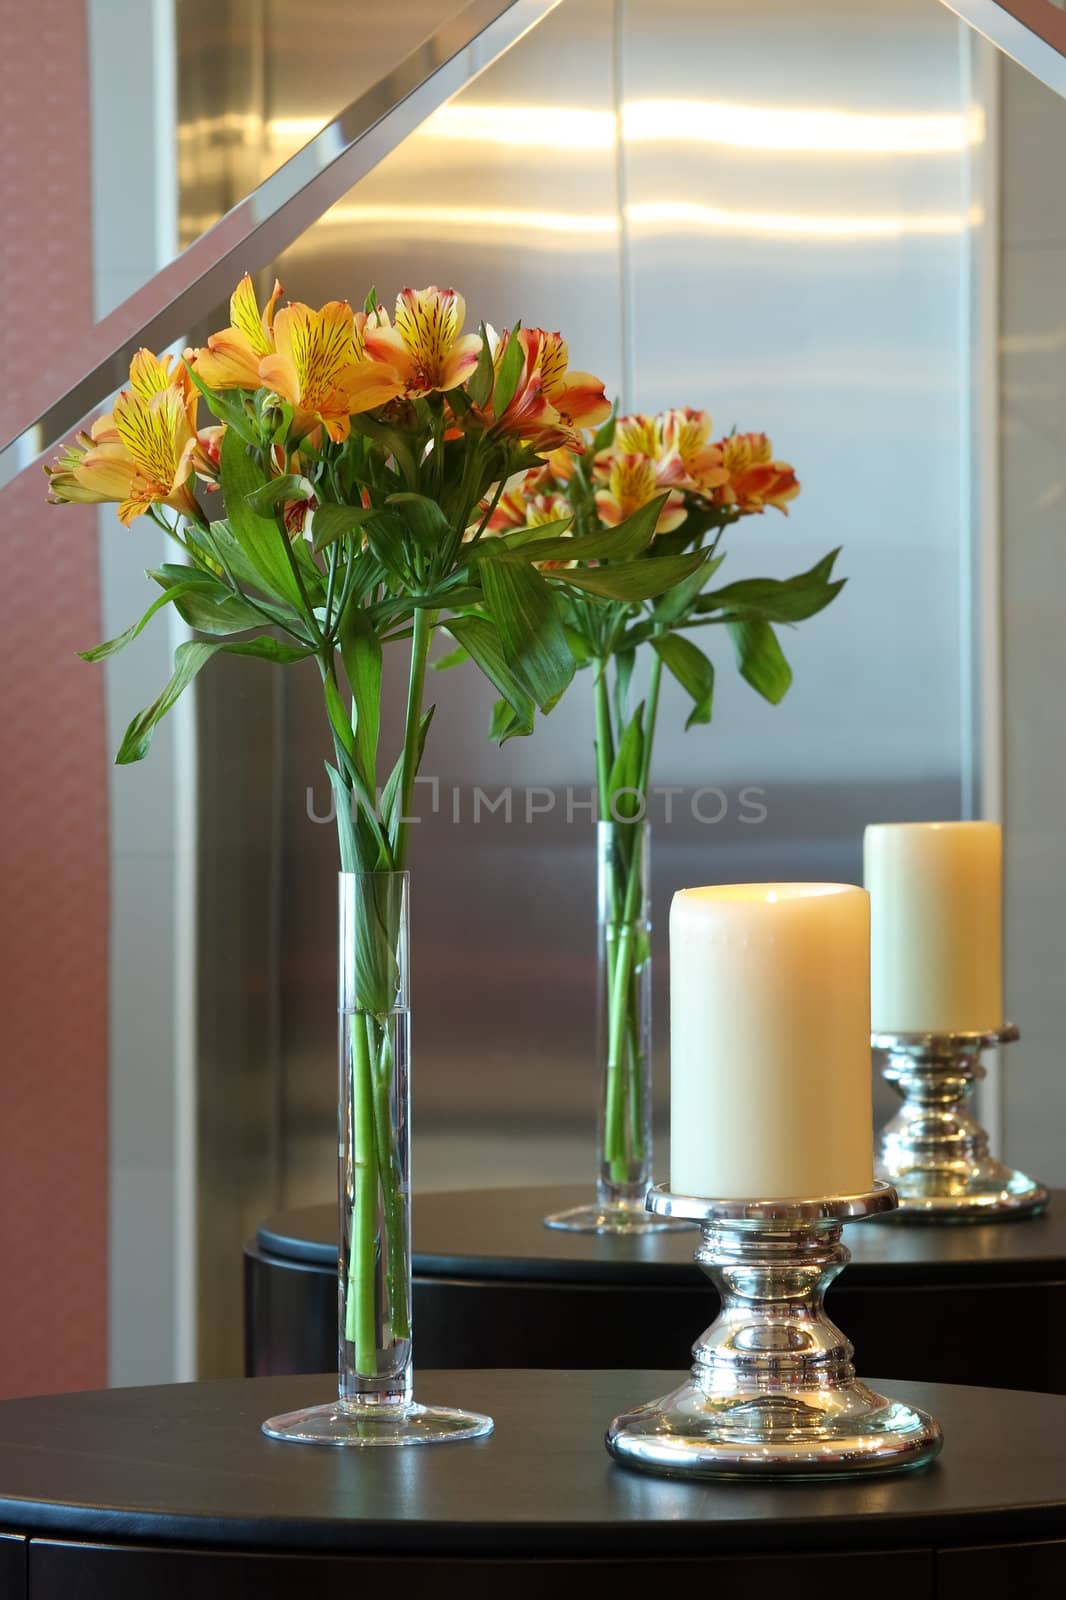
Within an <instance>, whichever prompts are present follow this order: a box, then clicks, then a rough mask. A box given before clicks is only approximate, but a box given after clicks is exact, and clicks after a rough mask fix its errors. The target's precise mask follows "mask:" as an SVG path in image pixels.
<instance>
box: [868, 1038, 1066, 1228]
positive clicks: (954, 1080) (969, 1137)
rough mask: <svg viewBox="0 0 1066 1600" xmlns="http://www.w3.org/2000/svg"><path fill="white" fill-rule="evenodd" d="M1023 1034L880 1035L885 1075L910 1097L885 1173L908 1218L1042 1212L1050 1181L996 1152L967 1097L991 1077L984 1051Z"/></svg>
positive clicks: (887, 1140) (893, 1132)
mask: <svg viewBox="0 0 1066 1600" xmlns="http://www.w3.org/2000/svg"><path fill="white" fill-rule="evenodd" d="M1017 1037H1018V1029H1017V1028H1016V1027H1015V1026H1014V1025H1013V1023H1006V1024H1005V1025H1004V1026H1003V1027H1002V1028H997V1029H995V1030H992V1031H989V1032H987V1033H947V1034H933V1033H875V1034H873V1035H872V1044H873V1048H874V1050H875V1052H876V1053H877V1054H879V1055H881V1056H882V1057H883V1058H884V1066H883V1068H882V1074H883V1076H884V1078H885V1080H886V1081H887V1082H888V1083H891V1084H892V1085H893V1087H894V1088H895V1089H896V1090H897V1092H898V1093H899V1095H900V1096H901V1098H902V1100H903V1104H902V1106H901V1107H900V1109H899V1111H898V1112H897V1113H896V1115H895V1116H894V1117H893V1118H892V1120H891V1121H890V1122H888V1123H887V1124H886V1125H885V1127H884V1128H883V1129H882V1130H881V1134H880V1136H879V1140H878V1151H877V1175H878V1177H879V1178H883V1179H884V1180H885V1181H886V1182H888V1183H891V1184H892V1185H893V1186H894V1188H895V1189H896V1191H897V1193H898V1194H899V1202H900V1203H899V1210H898V1211H897V1213H896V1215H897V1217H899V1218H900V1219H901V1220H904V1221H908V1222H922V1221H925V1222H991V1221H996V1220H1000V1219H1002V1220H1006V1219H1008V1218H1011V1217H1028V1216H1035V1215H1037V1214H1038V1213H1039V1212H1041V1211H1043V1210H1044V1209H1045V1207H1046V1206H1047V1203H1048V1191H1047V1189H1046V1188H1045V1187H1044V1185H1043V1184H1042V1183H1038V1182H1037V1181H1036V1180H1035V1179H1033V1178H1029V1177H1027V1176H1026V1175H1025V1173H1024V1172H1016V1171H1015V1170H1014V1169H1013V1168H1012V1167H1008V1166H1005V1165H1004V1163H1003V1162H1002V1161H997V1159H996V1158H995V1156H993V1155H991V1154H990V1151H989V1141H988V1135H987V1133H986V1132H985V1130H984V1128H982V1126H981V1124H980V1123H979V1122H977V1121H976V1120H975V1118H974V1117H973V1116H971V1114H970V1112H969V1110H968V1107H967V1102H968V1101H969V1099H970V1096H971V1095H972V1094H973V1091H974V1089H975V1087H976V1085H977V1084H978V1083H979V1082H980V1081H981V1079H982V1078H983V1077H984V1076H985V1069H984V1067H983V1066H982V1064H981V1052H982V1051H983V1050H987V1049H991V1048H992V1047H993V1046H994V1045H1000V1044H1009V1043H1011V1042H1012V1041H1013V1040H1015V1039H1017Z"/></svg>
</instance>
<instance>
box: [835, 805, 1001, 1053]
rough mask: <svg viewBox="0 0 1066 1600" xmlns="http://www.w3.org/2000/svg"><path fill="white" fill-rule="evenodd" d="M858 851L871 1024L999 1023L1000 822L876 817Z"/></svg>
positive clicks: (915, 1028)
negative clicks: (867, 921)
mask: <svg viewBox="0 0 1066 1600" xmlns="http://www.w3.org/2000/svg"><path fill="white" fill-rule="evenodd" d="M864 855H865V873H864V876H865V882H866V887H867V889H868V890H869V891H870V909H871V917H872V925H871V938H870V956H871V963H872V964H871V1012H872V1021H873V1029H874V1032H875V1033H984V1032H988V1031H991V1030H993V1029H995V1028H1000V1027H1002V1026H1003V1020H1004V1018H1003V830H1002V828H1001V827H1000V825H999V823H998V822H898V823H879V824H877V825H875V826H873V827H869V828H867V830H866V837H865V841H864Z"/></svg>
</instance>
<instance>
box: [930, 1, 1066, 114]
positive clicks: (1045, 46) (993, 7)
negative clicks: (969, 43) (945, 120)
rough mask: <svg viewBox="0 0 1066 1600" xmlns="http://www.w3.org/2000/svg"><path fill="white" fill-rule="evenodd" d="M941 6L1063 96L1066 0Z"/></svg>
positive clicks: (963, 3)
mask: <svg viewBox="0 0 1066 1600" xmlns="http://www.w3.org/2000/svg"><path fill="white" fill-rule="evenodd" d="M942 4H943V5H946V6H947V8H948V10H949V11H954V12H955V14H956V16H959V17H961V18H962V19H963V21H964V22H968V23H969V24H970V26H971V28H975V29H976V30H977V32H978V33H981V34H984V36H985V38H986V39H990V40H991V41H992V43H993V44H994V45H998V46H999V48H1000V49H1001V50H1002V51H1003V53H1004V55H1008V56H1010V57H1012V59H1013V60H1015V61H1017V62H1018V63H1019V65H1021V66H1023V67H1025V68H1027V69H1028V71H1029V72H1031V73H1032V74H1033V76H1034V77H1035V78H1039V79H1040V81H1041V83H1046V84H1047V86H1048V88H1049V89H1054V90H1055V91H1056V93H1057V94H1060V95H1063V96H1064V97H1066V0H942Z"/></svg>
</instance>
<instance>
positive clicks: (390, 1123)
mask: <svg viewBox="0 0 1066 1600" xmlns="http://www.w3.org/2000/svg"><path fill="white" fill-rule="evenodd" d="M366 1029H367V1037H368V1041H369V1046H370V1059H371V1061H372V1062H373V1063H374V1086H373V1095H374V1134H375V1142H376V1147H377V1158H378V1172H379V1177H380V1183H381V1209H382V1214H383V1220H384V1226H385V1284H386V1288H387V1290H388V1297H389V1324H390V1327H391V1331H392V1337H393V1338H394V1339H409V1338H410V1337H411V1308H410V1306H409V1304H408V1294H407V1228H406V1225H405V1220H404V1206H403V1202H404V1195H403V1182H402V1175H401V1173H400V1158H399V1151H398V1149H397V1143H396V1127H395V1122H394V1119H393V1114H392V1075H393V1068H394V1059H393V1049H392V1038H391V1035H390V1030H389V1019H388V1018H387V1017H385V1018H375V1017H369V1016H368V1017H367V1019H366Z"/></svg>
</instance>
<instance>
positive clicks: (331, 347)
mask: <svg viewBox="0 0 1066 1600" xmlns="http://www.w3.org/2000/svg"><path fill="white" fill-rule="evenodd" d="M274 346H275V348H274V353H273V354H272V355H267V356H264V357H263V359H262V360H261V361H260V363H259V384H260V385H262V386H265V387H268V388H271V389H273V390H274V392H275V394H277V395H279V396H280V398H281V399H282V400H286V401H288V403H289V405H291V406H292V408H293V422H292V431H293V433H294V435H295V436H296V437H297V438H298V439H300V438H303V437H304V435H305V434H308V433H310V432H311V430H312V428H315V427H317V426H318V425H319V424H321V425H322V427H324V428H325V430H326V432H327V434H328V435H329V437H330V438H331V439H333V440H335V441H340V440H343V439H347V437H348V435H349V433H350V432H351V421H350V419H351V417H352V416H353V415H356V414H357V413H359V412H361V411H372V410H373V409H374V407H375V406H380V405H384V404H385V402H386V401H388V400H392V399H393V398H394V397H395V396H396V395H398V394H401V393H402V392H403V381H402V379H401V377H400V375H399V374H398V373H397V372H396V371H395V370H394V369H393V368H392V367H391V366H388V365H387V364H385V363H384V362H382V361H377V360H371V359H369V357H368V355H365V354H363V355H361V354H360V352H359V348H358V345H357V342H356V328H355V319H354V317H353V315H352V308H351V306H350V305H349V304H348V302H347V301H346V300H331V301H329V302H328V304H326V305H324V306H323V307H322V309H321V310H320V311H312V310H311V308H310V306H305V305H302V304H301V303H300V302H299V301H296V302H294V303H293V304H292V305H288V306H285V307H284V308H283V309H282V310H281V311H279V312H278V313H277V315H276V317H275V318H274Z"/></svg>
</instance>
